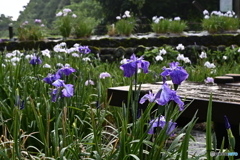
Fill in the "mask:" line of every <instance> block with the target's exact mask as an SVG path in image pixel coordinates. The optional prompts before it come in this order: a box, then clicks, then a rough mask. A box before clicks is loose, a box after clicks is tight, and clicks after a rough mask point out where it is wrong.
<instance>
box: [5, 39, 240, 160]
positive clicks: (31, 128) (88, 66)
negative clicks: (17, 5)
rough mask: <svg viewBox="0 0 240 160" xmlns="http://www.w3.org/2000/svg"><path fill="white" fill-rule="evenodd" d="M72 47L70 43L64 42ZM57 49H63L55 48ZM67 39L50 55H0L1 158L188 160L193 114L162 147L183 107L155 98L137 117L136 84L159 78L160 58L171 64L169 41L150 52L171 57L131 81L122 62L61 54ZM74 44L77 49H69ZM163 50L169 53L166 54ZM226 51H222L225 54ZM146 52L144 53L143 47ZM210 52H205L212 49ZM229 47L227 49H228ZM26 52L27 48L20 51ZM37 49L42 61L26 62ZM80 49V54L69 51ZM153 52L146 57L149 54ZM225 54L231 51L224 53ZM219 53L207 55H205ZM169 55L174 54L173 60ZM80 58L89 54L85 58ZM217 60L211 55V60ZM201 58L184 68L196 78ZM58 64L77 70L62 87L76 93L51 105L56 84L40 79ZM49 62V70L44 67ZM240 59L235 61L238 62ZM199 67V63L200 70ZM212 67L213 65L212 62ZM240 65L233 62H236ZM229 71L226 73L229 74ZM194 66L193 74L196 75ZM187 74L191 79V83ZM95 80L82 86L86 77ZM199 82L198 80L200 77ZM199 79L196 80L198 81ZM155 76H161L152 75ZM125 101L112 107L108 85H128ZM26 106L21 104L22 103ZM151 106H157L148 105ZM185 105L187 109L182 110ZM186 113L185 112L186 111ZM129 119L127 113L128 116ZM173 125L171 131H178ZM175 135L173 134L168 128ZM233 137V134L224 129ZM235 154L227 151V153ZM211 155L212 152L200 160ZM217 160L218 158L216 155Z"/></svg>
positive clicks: (220, 66) (194, 116)
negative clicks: (156, 121)
mask: <svg viewBox="0 0 240 160" xmlns="http://www.w3.org/2000/svg"><path fill="white" fill-rule="evenodd" d="M68 47H71V46H68ZM59 48H61V49H62V50H57V49H59ZM66 49H67V47H66V46H65V43H64V42H63V43H60V44H58V46H55V48H54V50H51V51H50V57H47V56H44V55H43V53H42V51H40V50H38V51H21V52H22V53H21V52H20V51H14V52H13V53H8V51H4V54H3V55H2V56H1V57H0V62H1V64H2V65H0V91H1V96H0V128H1V131H2V136H1V138H0V158H2V159H23V158H24V159H74V160H75V159H76V160H77V159H99V160H100V159H109V160H110V159H116V160H122V159H130V158H133V159H139V160H141V159H153V160H158V159H163V160H168V159H187V158H192V159H193V158H196V157H189V156H190V155H188V150H189V143H191V142H190V140H191V139H193V140H194V138H192V136H191V130H192V128H193V126H194V124H195V123H196V120H197V118H196V115H197V113H193V115H192V117H193V118H192V120H191V121H190V122H189V123H188V124H187V125H186V126H184V127H183V128H178V131H177V132H176V134H174V139H173V141H172V143H171V144H167V141H168V140H169V138H170V136H171V133H167V131H168V128H169V124H170V123H169V122H170V120H171V122H176V120H177V119H178V117H179V116H180V115H181V113H182V112H180V111H179V107H178V106H177V105H175V103H173V102H170V103H169V104H167V105H165V106H158V105H157V106H156V104H155V102H151V103H149V104H148V106H147V108H146V110H145V111H142V112H141V116H140V117H137V113H138V111H137V109H136V108H137V106H138V103H139V99H138V98H139V94H140V90H141V85H135V84H134V83H133V82H136V84H140V83H137V82H141V83H153V82H156V79H154V78H155V76H156V74H157V75H159V74H160V73H161V72H162V69H161V68H162V67H163V66H165V65H166V64H165V63H168V62H170V61H175V60H176V56H177V54H178V53H181V52H182V51H183V50H180V51H176V49H175V48H173V47H171V46H163V47H161V48H154V49H153V50H152V51H151V53H152V54H155V55H157V54H158V53H159V49H160V50H161V54H163V57H164V58H166V57H168V58H169V59H167V60H165V61H163V62H161V63H159V62H155V63H154V62H153V63H151V66H150V68H149V73H148V74H143V73H137V74H136V75H135V77H137V78H135V79H134V77H132V78H126V77H123V73H122V70H121V69H120V68H119V65H120V64H119V62H118V61H117V62H115V63H104V62H101V61H99V60H98V59H97V58H98V57H97V56H96V55H94V54H92V53H90V54H81V55H80V54H79V53H77V52H75V51H74V52H72V53H69V54H66V52H65V50H66ZM73 49H76V48H73ZM162 49H165V50H166V51H167V52H166V53H165V52H163V50H162ZM230 49H231V48H229V49H227V52H230ZM148 51H149V50H148ZM209 52H210V51H209ZM231 52H232V51H231ZM23 53H26V55H24V54H23ZM33 53H35V54H37V55H38V56H39V57H40V58H41V59H42V61H43V63H42V64H39V65H34V66H33V65H31V64H29V59H27V57H29V56H30V55H32V54H33ZM74 53H75V54H77V55H78V57H77V56H76V55H75V56H73V54H74ZM151 53H150V51H149V52H148V53H146V54H145V55H151ZM229 55H230V54H229ZM211 56H212V57H213V56H216V55H210V53H209V57H211ZM170 57H172V58H170ZM83 58H90V62H89V61H85V60H84V59H83ZM212 59H214V58H212ZM201 61H205V60H203V59H201V60H199V62H198V64H194V65H192V66H191V67H189V66H188V65H186V64H185V63H183V66H184V67H185V68H186V70H187V71H188V73H189V74H190V75H191V72H190V71H192V70H195V71H201V72H198V74H194V76H195V77H199V76H201V75H202V74H204V73H206V68H204V67H205V66H201V65H202V64H203V63H200V62H201ZM59 63H60V64H62V65H64V66H65V67H64V68H65V69H66V68H68V67H67V66H66V64H68V65H70V66H71V67H73V68H74V69H76V72H74V73H72V74H70V75H68V76H63V77H62V78H61V79H63V80H64V82H65V83H67V84H73V85H74V96H73V97H69V98H67V97H61V98H59V99H57V101H56V102H52V101H51V98H52V97H51V96H52V95H51V92H52V91H53V89H54V88H55V87H54V86H53V85H52V84H47V83H45V82H44V81H43V78H44V77H46V76H47V75H48V74H49V73H51V74H54V73H56V71H58V69H59V68H62V67H59ZM46 64H50V65H51V67H50V68H45V67H44V66H45V65H46ZM238 64H239V62H238ZM196 66H200V67H199V68H197V67H196ZM216 66H217V64H216ZM218 66H219V67H218V68H217V70H216V72H217V73H220V72H219V70H221V69H224V68H225V67H226V65H221V64H218ZM233 68H234V69H236V68H238V69H239V67H238V65H235V66H234V67H233ZM231 69H232V68H229V70H228V71H232V70H231ZM195 71H194V72H195ZM102 72H108V73H110V75H111V77H106V78H105V79H100V78H99V74H100V73H102ZM195 77H191V78H190V79H189V80H190V81H192V80H194V78H195ZM90 79H91V80H93V81H94V83H95V84H93V85H86V84H85V82H86V81H87V80H90ZM202 80H203V79H202ZM202 80H199V81H200V82H201V81H202ZM157 81H159V79H158V80H157ZM129 84H130V87H129V94H128V101H127V102H126V103H123V105H122V107H113V106H109V102H108V98H107V93H106V88H109V87H113V86H124V85H129ZM211 102H212V97H210V99H209V106H208V116H207V148H206V149H207V151H210V150H211V149H212V144H211V142H212V140H211V136H212V135H211V126H212V125H211V108H212V105H211ZM23 106H24V107H23ZM154 107H157V109H156V110H155V109H154V110H152V109H153V108H154ZM187 107H188V105H186V106H185V109H187ZM183 112H184V111H183ZM160 115H164V116H165V125H164V127H162V128H157V129H156V132H155V134H153V135H151V134H148V130H149V129H150V127H151V124H149V121H150V120H151V119H152V117H154V118H157V117H159V116H160ZM129 117H130V118H129ZM175 131H176V130H174V131H173V132H175ZM173 132H172V133H173ZM229 135H230V136H231V137H232V136H233V135H231V134H229ZM231 151H232V150H231ZM204 156H208V157H209V158H211V157H210V156H209V153H206V154H203V155H200V156H199V157H198V158H199V159H200V158H203V157H204ZM217 158H219V157H217Z"/></svg>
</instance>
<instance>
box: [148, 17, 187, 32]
mask: <svg viewBox="0 0 240 160" xmlns="http://www.w3.org/2000/svg"><path fill="white" fill-rule="evenodd" d="M152 20H153V22H152V24H151V27H152V30H153V31H154V32H155V33H166V32H172V33H182V32H183V30H184V29H186V27H187V25H186V22H184V21H181V19H180V17H175V18H174V20H172V19H164V17H162V16H160V17H157V16H154V17H153V18H152Z"/></svg>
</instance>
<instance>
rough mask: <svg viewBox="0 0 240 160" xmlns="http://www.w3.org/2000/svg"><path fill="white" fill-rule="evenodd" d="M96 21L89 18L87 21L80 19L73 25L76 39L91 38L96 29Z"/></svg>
mask: <svg viewBox="0 0 240 160" xmlns="http://www.w3.org/2000/svg"><path fill="white" fill-rule="evenodd" d="M95 22H96V21H95V19H93V18H88V19H86V20H84V19H81V18H78V20H76V21H75V24H74V25H73V35H74V36H75V37H76V38H82V37H89V36H90V35H91V34H92V31H93V29H94V28H95V25H94V23H95Z"/></svg>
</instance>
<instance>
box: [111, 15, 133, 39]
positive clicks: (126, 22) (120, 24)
mask: <svg viewBox="0 0 240 160" xmlns="http://www.w3.org/2000/svg"><path fill="white" fill-rule="evenodd" d="M117 19H118V21H117V22H116V32H117V33H118V34H120V35H125V36H130V34H131V33H132V32H133V31H134V29H135V27H136V20H135V18H134V16H132V15H130V12H129V11H125V13H124V15H123V16H122V18H121V16H117Z"/></svg>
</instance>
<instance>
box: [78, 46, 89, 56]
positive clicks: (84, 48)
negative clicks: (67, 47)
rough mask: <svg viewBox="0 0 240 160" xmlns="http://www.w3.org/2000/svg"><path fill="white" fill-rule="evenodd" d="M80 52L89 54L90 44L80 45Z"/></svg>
mask: <svg viewBox="0 0 240 160" xmlns="http://www.w3.org/2000/svg"><path fill="white" fill-rule="evenodd" d="M78 51H79V53H83V54H88V53H90V52H91V50H90V49H89V48H88V46H80V47H79V48H78Z"/></svg>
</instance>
